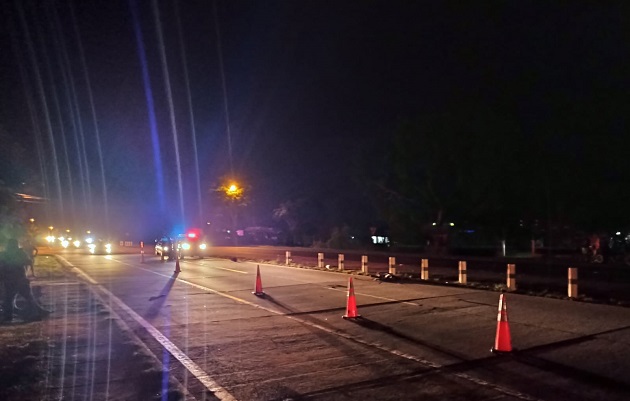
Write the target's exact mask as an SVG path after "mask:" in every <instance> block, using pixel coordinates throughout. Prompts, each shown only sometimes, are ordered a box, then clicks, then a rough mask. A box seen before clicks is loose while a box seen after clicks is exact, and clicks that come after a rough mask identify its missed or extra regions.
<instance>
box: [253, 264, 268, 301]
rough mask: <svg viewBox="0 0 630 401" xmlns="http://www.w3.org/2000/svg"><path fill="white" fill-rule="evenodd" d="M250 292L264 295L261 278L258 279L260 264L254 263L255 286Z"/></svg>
mask: <svg viewBox="0 0 630 401" xmlns="http://www.w3.org/2000/svg"><path fill="white" fill-rule="evenodd" d="M252 294H254V295H256V296H258V297H260V296H262V295H265V293H264V292H263V288H262V280H261V279H260V265H256V288H255V289H254V292H252Z"/></svg>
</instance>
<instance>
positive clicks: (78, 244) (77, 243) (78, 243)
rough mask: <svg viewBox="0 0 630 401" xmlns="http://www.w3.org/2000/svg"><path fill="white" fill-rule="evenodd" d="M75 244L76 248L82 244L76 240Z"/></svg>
mask: <svg viewBox="0 0 630 401" xmlns="http://www.w3.org/2000/svg"><path fill="white" fill-rule="evenodd" d="M73 244H74V246H75V248H78V247H80V246H81V241H79V240H76V241H74V242H73Z"/></svg>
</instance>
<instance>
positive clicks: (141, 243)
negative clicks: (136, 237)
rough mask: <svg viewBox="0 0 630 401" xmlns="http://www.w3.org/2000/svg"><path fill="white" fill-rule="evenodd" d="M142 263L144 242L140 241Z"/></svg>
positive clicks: (142, 260) (142, 261)
mask: <svg viewBox="0 0 630 401" xmlns="http://www.w3.org/2000/svg"><path fill="white" fill-rule="evenodd" d="M140 263H144V241H140Z"/></svg>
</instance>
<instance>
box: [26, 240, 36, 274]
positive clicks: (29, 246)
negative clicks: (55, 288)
mask: <svg viewBox="0 0 630 401" xmlns="http://www.w3.org/2000/svg"><path fill="white" fill-rule="evenodd" d="M22 249H23V250H24V252H25V253H26V256H27V257H28V259H29V263H27V264H26V266H25V267H24V270H25V271H26V272H28V270H29V268H30V270H31V274H32V275H33V277H35V256H37V254H38V253H39V251H38V250H37V247H36V246H35V245H33V242H32V241H31V240H30V239H27V240H26V241H25V242H24V245H23V246H22Z"/></svg>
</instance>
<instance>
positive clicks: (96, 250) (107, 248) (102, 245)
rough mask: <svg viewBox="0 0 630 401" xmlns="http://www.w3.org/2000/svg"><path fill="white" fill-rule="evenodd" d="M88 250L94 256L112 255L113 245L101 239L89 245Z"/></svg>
mask: <svg viewBox="0 0 630 401" xmlns="http://www.w3.org/2000/svg"><path fill="white" fill-rule="evenodd" d="M88 250H89V251H90V253H91V254H92V255H111V253H112V244H111V243H110V242H107V241H103V240H102V239H99V240H96V241H93V242H92V243H91V244H88Z"/></svg>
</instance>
